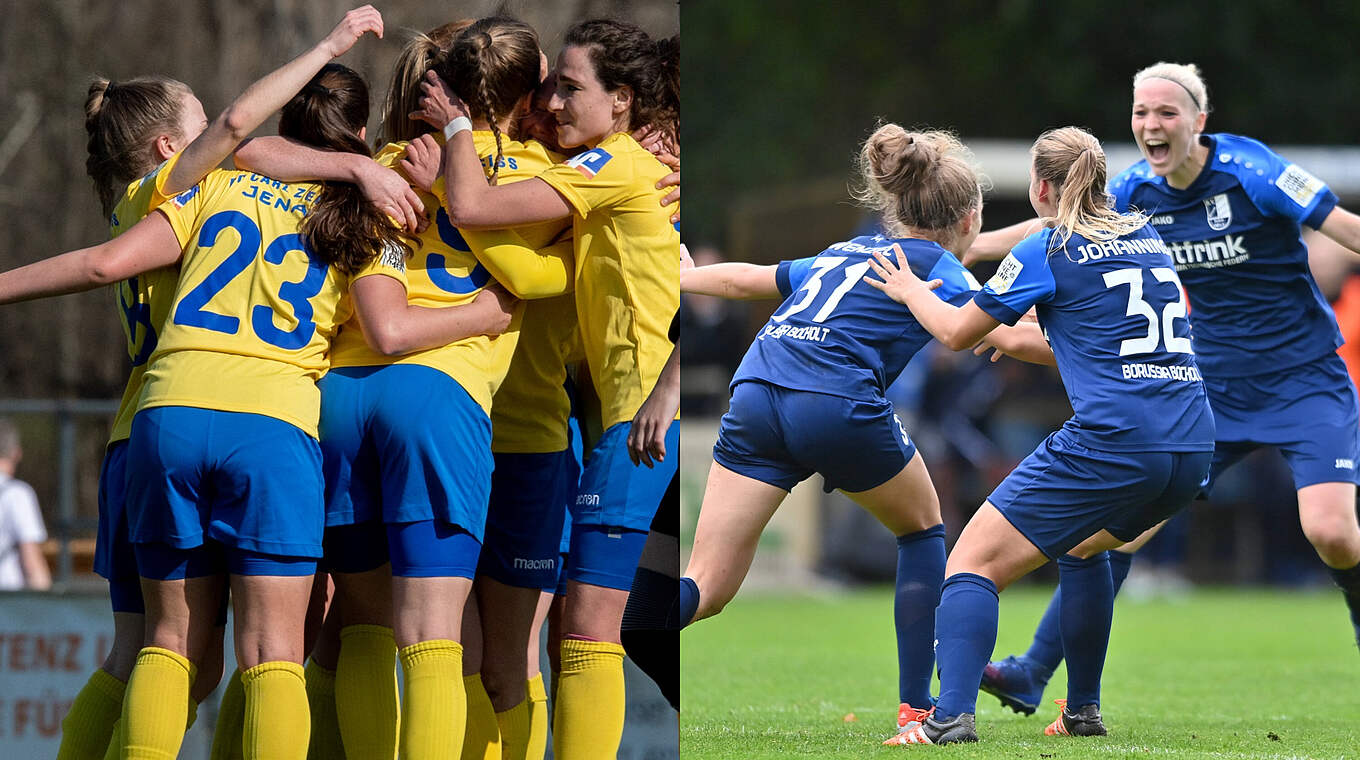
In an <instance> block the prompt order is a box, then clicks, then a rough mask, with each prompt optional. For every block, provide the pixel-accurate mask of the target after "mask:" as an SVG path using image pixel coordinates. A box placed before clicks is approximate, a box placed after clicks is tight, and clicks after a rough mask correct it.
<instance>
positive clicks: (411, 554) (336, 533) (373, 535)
mask: <svg viewBox="0 0 1360 760" xmlns="http://www.w3.org/2000/svg"><path fill="white" fill-rule="evenodd" d="M481 549H482V545H481V542H479V541H478V540H477V539H476V538H475V537H473V535H472V534H471V533H468V532H467V531H466V530H464V529H463V528H462V527H461V526H458V525H453V524H452V523H446V522H442V521H439V520H417V521H415V522H409V523H386V524H385V525H384V524H381V523H379V522H378V521H376V520H375V521H373V522H369V523H356V524H354V525H332V526H331V527H329V528H327V529H326V560H325V562H324V566H325V568H326V570H327V571H329V572H334V573H365V572H368V571H369V570H375V569H377V568H379V567H381V566H382V565H383V564H385V563H387V562H389V561H390V562H391V563H392V575H394V576H396V577H399V578H453V577H457V578H472V577H474V576H475V575H476V572H477V557H478V555H479V554H480V553H481Z"/></svg>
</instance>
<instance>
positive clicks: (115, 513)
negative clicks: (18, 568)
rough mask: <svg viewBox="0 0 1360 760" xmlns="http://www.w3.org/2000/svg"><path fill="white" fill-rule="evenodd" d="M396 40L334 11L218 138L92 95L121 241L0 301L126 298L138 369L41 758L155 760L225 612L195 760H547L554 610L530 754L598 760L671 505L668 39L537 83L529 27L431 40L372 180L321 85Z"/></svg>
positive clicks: (417, 53)
mask: <svg viewBox="0 0 1360 760" xmlns="http://www.w3.org/2000/svg"><path fill="white" fill-rule="evenodd" d="M383 28H384V24H383V19H382V17H381V15H380V14H379V12H378V11H377V10H375V9H374V8H372V7H371V6H364V7H363V8H359V9H356V10H354V11H351V12H350V13H348V14H347V15H346V16H345V17H344V19H343V20H342V21H341V22H340V24H339V25H338V26H336V28H335V29H334V30H333V31H332V32H331V33H330V34H329V35H327V36H326V37H325V38H324V39H323V40H322V41H321V42H320V43H318V44H317V45H316V46H315V47H313V48H312V49H310V50H309V51H307V52H306V53H304V54H303V55H301V56H299V57H298V58H296V59H295V60H293V61H291V62H289V63H288V64H286V65H284V66H283V67H281V68H279V69H278V70H276V71H274V72H272V73H271V74H269V75H268V76H266V77H264V78H263V79H261V80H259V81H258V82H256V83H255V84H253V85H252V86H251V87H250V88H248V89H247V90H246V91H245V92H244V93H242V94H241V95H240V96H239V97H238V98H237V99H236V100H235V101H234V102H233V103H232V104H231V105H230V106H229V107H228V108H227V109H226V110H225V111H223V112H222V113H221V115H219V116H218V117H217V118H216V119H214V120H213V121H211V122H209V121H208V119H207V118H206V116H205V114H204V110H203V107H202V105H201V104H200V103H199V101H198V100H197V99H196V98H195V97H194V96H193V93H192V92H191V91H190V89H189V88H188V87H187V86H185V85H184V84H182V83H180V82H177V81H174V80H171V79H167V78H164V77H158V76H147V77H139V78H136V79H131V80H126V81H119V82H110V81H108V80H102V79H101V80H98V81H96V82H94V83H93V84H92V85H91V87H90V90H89V98H88V101H87V108H86V112H87V118H86V128H87V131H88V132H89V159H88V162H87V168H88V172H89V174H90V176H91V178H92V179H93V181H94V183H95V186H96V189H97V190H98V193H99V197H100V199H101V201H102V203H103V206H104V211H105V213H106V214H108V215H109V220H110V228H111V234H112V239H111V240H109V241H108V242H106V243H103V244H101V245H95V246H92V247H89V248H85V249H81V250H78V251H73V252H69V253H65V254H61V255H59V256H55V257H52V258H50V259H46V260H43V261H39V262H37V263H34V264H31V265H28V266H25V267H21V268H19V269H16V270H13V271H10V272H6V273H3V274H0V303H7V302H13V301H17V300H24V299H30V298H37V297H45V296H52V295H58V294H62V293H69V292H75V291H79V290H88V289H91V288H94V287H98V286H101V285H109V284H114V285H116V286H117V298H118V303H119V312H120V314H121V316H122V317H123V318H124V324H125V327H126V332H127V337H128V351H129V356H130V357H131V359H132V365H133V371H132V376H131V378H130V380H129V382H128V386H127V391H126V392H125V394H124V397H123V402H122V406H121V408H120V410H119V412H118V416H117V420H116V423H115V426H114V430H113V435H112V436H111V439H110V442H109V446H108V449H107V452H106V455H105V459H104V462H103V466H102V471H101V474H100V489H99V490H100V525H99V537H98V544H97V553H96V569H97V571H98V572H99V573H100V574H101V575H103V576H104V577H106V578H107V579H108V581H109V589H110V597H111V602H112V607H113V610H114V621H115V631H116V636H115V643H114V646H113V648H112V651H111V652H110V654H109V656H108V659H107V660H106V661H105V663H104V665H103V666H102V667H101V668H100V669H99V670H97V671H96V672H95V673H94V674H93V675H92V676H91V678H90V680H89V682H88V683H87V685H86V687H85V688H84V689H83V690H82V691H81V693H80V694H79V695H78V697H77V699H76V700H75V703H74V704H73V706H72V708H71V711H70V713H69V714H68V715H67V717H66V719H65V721H64V723H63V729H64V731H63V738H62V747H61V750H60V754H59V757H61V758H63V759H67V758H71V759H74V758H105V757H122V758H147V759H151V758H156V759H162V758H166V759H168V758H173V757H175V756H176V755H177V753H178V751H179V748H180V744H181V741H182V739H183V735H184V732H185V730H186V728H187V726H189V725H192V723H193V722H194V716H195V710H196V706H197V705H198V703H199V702H201V701H202V700H203V699H205V698H206V697H207V696H208V695H209V694H211V693H212V692H213V691H214V689H215V688H216V687H217V686H218V683H219V681H220V680H221V677H222V675H223V673H222V670H223V667H222V662H223V646H224V644H223V640H222V639H223V633H224V626H225V623H226V610H227V605H228V604H229V603H230V604H231V605H232V607H233V609H234V613H235V615H234V616H235V641H234V647H235V653H236V661H237V663H238V665H239V668H238V669H237V670H236V671H235V672H234V673H232V674H231V676H230V678H229V681H228V685H227V687H226V691H225V693H224V696H223V699H222V705H221V708H220V711H219V717H218V723H217V725H216V729H215V733H214V743H213V750H212V753H213V754H212V757H214V758H231V757H246V758H295V759H297V760H301V758H305V757H315V758H335V757H345V756H348V757H354V758H358V757H363V758H378V757H386V758H393V757H396V756H397V754H398V753H400V755H401V756H402V757H404V758H411V759H412V760H421V759H425V758H457V757H460V756H463V757H474V756H475V757H477V758H483V757H507V758H510V757H516V758H532V757H540V758H541V757H542V756H543V754H544V752H545V748H546V741H547V736H548V710H547V704H546V701H547V697H546V694H545V689H544V685H543V678H542V676H541V675H540V673H539V663H538V658H537V652H538V650H539V643H538V639H537V632H538V630H539V629H540V627H541V626H542V623H543V621H544V618H545V617H546V616H547V615H548V614H549V605H550V603H554V600H555V604H556V606H557V607H558V610H557V614H556V615H555V616H554V622H553V626H552V630H553V637H554V638H553V641H552V642H551V643H550V646H549V651H550V654H551V655H552V659H553V662H552V668H553V671H554V677H553V678H552V679H551V684H552V688H553V691H554V692H555V698H554V705H555V708H554V709H555V715H554V716H553V721H554V725H553V730H552V735H553V742H554V749H555V754H556V756H557V757H561V758H603V757H613V756H614V754H615V752H616V751H617V748H618V746H619V742H620V737H621V734H622V730H623V718H624V692H623V669H622V660H623V656H624V649H623V647H622V646H621V644H620V641H621V635H620V627H621V622H622V620H623V618H624V613H625V605H626V602H627V600H628V597H629V590H630V588H632V586H633V583H634V576H635V570H636V569H637V566H638V561H639V556H640V555H641V554H642V552H643V548H644V544H645V543H646V541H647V535H648V529H649V526H650V524H651V522H652V519H653V515H654V514H655V513H656V511H657V507H658V504H659V503H660V502H661V501H662V497H663V495H664V494H666V492H667V490H668V489H669V488H671V487H672V485H673V484H672V481H673V479H674V476H675V472H676V457H675V456H673V455H671V456H667V454H668V453H672V454H673V453H674V452H675V451H676V450H677V448H678V439H677V436H678V429H677V425H676V424H675V423H674V420H675V418H676V416H677V413H678V374H677V367H676V361H677V360H676V358H675V355H674V350H673V347H674V336H673V335H671V334H670V329H669V328H670V325H671V323H672V319H673V316H674V313H675V310H676V308H677V306H678V298H679V294H678V292H677V290H676V286H675V283H676V278H677V271H678V268H679V265H680V257H681V248H680V243H679V233H678V231H677V226H676V221H677V220H678V219H677V217H676V216H675V213H676V212H675V209H674V205H673V203H674V200H675V198H677V197H678V189H673V186H674V185H676V183H678V158H677V156H678V153H679V148H678V142H677V128H678V121H679V92H678V88H679V73H678V63H679V61H678V59H679V42H678V37H675V38H671V39H666V40H654V39H652V38H650V37H649V36H648V35H647V34H646V33H645V32H643V31H642V30H641V29H639V28H637V27H636V26H634V25H631V24H628V23H625V22H620V21H615V20H591V21H583V22H580V23H577V24H575V25H574V26H572V27H571V28H570V29H569V30H568V31H567V33H566V35H565V42H564V46H563V49H562V50H561V52H560V54H559V55H558V57H557V62H556V66H555V68H554V69H553V70H551V71H550V70H549V66H548V59H547V57H546V55H545V54H544V53H543V52H542V51H541V50H540V47H539V40H538V36H537V34H536V33H535V31H534V30H533V29H532V28H531V27H530V26H529V25H527V24H525V23H523V22H522V21H519V20H516V19H513V18H509V17H505V16H495V17H488V18H482V19H477V20H472V21H463V22H456V23H451V24H447V25H444V26H441V27H438V28H436V29H434V30H431V31H430V32H429V33H427V34H424V35H419V36H417V37H416V38H415V39H413V40H412V41H411V42H410V43H409V44H408V45H407V46H406V47H405V49H404V50H403V52H402V53H401V55H400V57H399V59H398V61H397V63H396V66H395V73H394V76H393V80H392V85H391V89H390V91H389V93H388V98H387V102H386V106H385V109H384V112H383V115H382V127H381V135H380V137H379V139H378V140H377V141H376V144H377V145H378V146H380V147H379V149H378V150H377V151H376V155H375V154H374V153H373V152H372V151H370V149H369V147H368V142H367V140H366V138H367V134H366V128H365V125H366V124H367V122H368V117H369V94H368V87H367V84H366V83H365V82H364V80H363V78H362V77H361V76H360V75H359V74H358V73H356V72H355V71H353V70H351V69H349V68H347V67H345V66H342V65H339V64H336V63H332V62H331V61H332V59H333V58H335V57H337V56H339V55H341V54H343V53H345V52H346V51H347V50H349V49H350V48H351V47H352V46H353V45H354V44H355V43H356V42H357V41H358V40H359V39H360V38H361V37H362V36H363V35H365V34H366V33H373V34H374V35H376V36H379V37H381V36H382V34H383ZM280 109H281V114H280V119H279V136H278V137H267V138H258V139H256V140H251V141H248V142H244V143H243V140H245V138H246V137H247V135H249V134H250V133H251V132H252V131H254V130H255V129H256V128H257V127H258V126H259V125H260V124H261V123H263V121H264V120H265V119H266V118H268V117H269V116H270V115H271V114H272V113H274V112H275V111H279V110H280ZM232 154H234V156H235V162H236V166H237V167H239V168H238V170H234V171H228V170H221V169H218V168H217V167H218V165H219V164H221V163H222V161H223V160H224V159H226V158H227V157H228V156H231V155H232ZM663 160H664V161H665V163H663ZM574 409H575V412H574ZM578 418H579V420H580V422H579V424H578V423H576V422H574V421H573V420H575V419H578ZM582 439H584V440H585V441H586V443H585V444H584V445H583V444H582ZM573 449H575V453H573ZM582 451H584V456H583V455H582V453H581V452H582ZM582 459H584V462H582V461H581V460H582ZM569 505H570V507H569ZM567 523H569V529H568V528H567V527H566V525H565V524H567ZM332 589H333V592H332ZM309 658H310V659H309ZM304 662H306V668H305V669H304V667H303V663H304ZM397 663H399V664H400V667H401V670H402V673H403V676H404V691H403V693H401V694H398V688H397V678H396V671H395V665H396V664H397Z"/></svg>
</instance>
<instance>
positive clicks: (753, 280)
mask: <svg viewBox="0 0 1360 760" xmlns="http://www.w3.org/2000/svg"><path fill="white" fill-rule="evenodd" d="M778 269H779V267H778V266H776V265H774V264H771V265H768V266H760V265H757V264H744V263H741V262H738V261H727V262H723V263H721V264H708V265H706V266H701V267H692V268H690V269H681V270H680V292H681V293H693V294H695V295H703V296H717V297H719V298H727V299H739V300H755V299H759V298H779V297H780V295H781V293H780V292H779V285H778V284H777V282H776V281H775V272H776V271H778Z"/></svg>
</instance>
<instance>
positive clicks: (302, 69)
mask: <svg viewBox="0 0 1360 760" xmlns="http://www.w3.org/2000/svg"><path fill="white" fill-rule="evenodd" d="M368 32H372V33H373V34H374V35H376V36H378V37H380V38H381V37H382V35H383V21H382V14H380V13H378V11H377V9H375V8H374V7H373V6H371V5H365V6H363V7H362V8H355V9H354V10H352V11H350V12H349V13H346V14H345V17H344V18H343V19H341V20H340V23H339V24H338V25H336V27H335V28H334V29H332V30H331V32H330V34H328V35H326V38H325V39H323V40H321V41H320V42H318V43H317V44H316V45H315V46H314V47H313V48H312V49H310V50H308V51H307V52H305V53H303V54H302V55H300V56H298V57H297V58H294V59H293V60H292V61H289V62H288V63H286V64H284V65H283V66H282V67H280V68H278V69H275V70H274V71H273V72H271V73H269V74H267V75H266V76H265V77H264V78H263V79H260V80H259V81H257V82H255V83H254V84H252V85H251V86H250V87H247V88H246V91H245V92H243V93H241V94H240V96H238V97H237V98H236V100H234V101H232V103H231V105H229V106H227V109H226V110H225V111H223V112H222V113H221V114H220V115H219V116H218V117H217V119H215V120H214V121H213V122H212V123H211V124H209V125H208V128H207V130H205V131H204V132H203V134H201V135H199V136H198V138H197V139H195V140H194V141H193V142H192V143H190V144H189V146H188V147H186V148H185V149H184V154H183V155H182V156H180V159H179V162H178V163H176V164H175V166H174V169H172V170H171V172H170V175H169V177H168V178H166V180H165V195H166V196H174V195H178V194H180V193H182V192H184V191H185V190H188V189H189V188H191V187H193V186H194V185H196V184H198V181H199V180H201V179H203V177H204V175H206V174H207V173H208V172H210V171H212V170H213V169H215V168H216V167H217V166H218V165H219V164H221V163H222V160H223V159H225V158H226V157H227V156H228V155H230V154H231V152H232V150H233V149H234V148H236V146H237V145H238V144H239V143H240V142H241V141H242V140H244V139H245V138H246V137H247V136H248V135H249V134H250V133H251V132H254V131H255V128H256V127H258V126H260V125H261V124H263V123H264V120H265V119H267V118H269V116H270V114H272V113H274V112H275V111H277V110H279V109H280V108H282V107H283V106H284V104H286V103H287V102H288V101H289V99H291V98H292V97H293V95H295V94H296V93H297V91H298V90H300V89H302V87H303V85H305V84H307V82H308V80H310V79H311V78H312V77H313V76H315V75H316V72H318V71H320V70H321V67H322V66H325V65H326V64H327V63H329V62H330V60H331V59H332V58H335V57H337V56H339V55H342V54H343V53H345V52H346V51H348V50H349V49H350V48H351V47H353V46H354V43H355V42H357V41H358V40H359V38H360V37H362V36H364V34H366V33H368Z"/></svg>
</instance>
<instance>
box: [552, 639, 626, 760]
mask: <svg viewBox="0 0 1360 760" xmlns="http://www.w3.org/2000/svg"><path fill="white" fill-rule="evenodd" d="M560 680H561V686H560V687H559V688H558V689H557V698H558V700H559V701H558V703H557V706H556V708H555V709H556V713H557V714H556V716H555V717H554V720H553V757H555V758H557V759H558V760H613V758H614V757H615V756H616V755H617V754H618V751H619V742H620V741H621V740H622V739H623V711H624V706H625V702H624V693H623V647H621V646H619V645H618V644H613V643H610V642H607V641H580V640H577V639H564V640H563V641H562V676H561V678H560Z"/></svg>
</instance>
